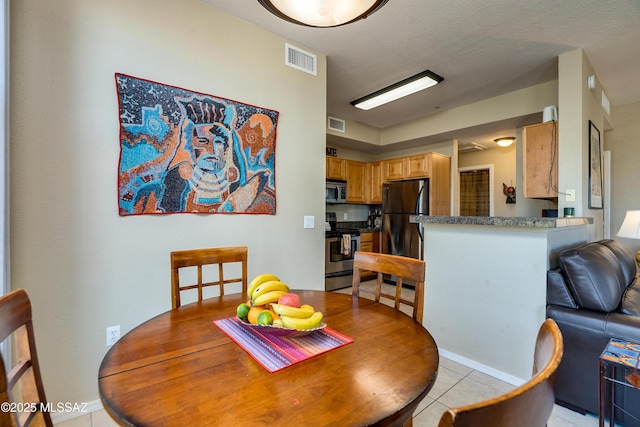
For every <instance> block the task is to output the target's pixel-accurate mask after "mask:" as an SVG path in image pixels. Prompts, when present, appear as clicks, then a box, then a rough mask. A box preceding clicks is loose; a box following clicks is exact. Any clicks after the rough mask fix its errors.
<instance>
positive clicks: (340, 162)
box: [326, 156, 347, 181]
mask: <svg viewBox="0 0 640 427" xmlns="http://www.w3.org/2000/svg"><path fill="white" fill-rule="evenodd" d="M326 171H327V179H340V180H343V181H344V180H346V179H347V162H346V160H345V159H339V158H337V157H331V156H327V157H326Z"/></svg>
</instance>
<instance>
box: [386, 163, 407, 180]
mask: <svg viewBox="0 0 640 427" xmlns="http://www.w3.org/2000/svg"><path fill="white" fill-rule="evenodd" d="M381 166H382V181H383V182H384V181H393V180H394V179H404V173H405V172H404V170H405V158H404V157H400V158H397V159H388V160H383V161H382V162H381Z"/></svg>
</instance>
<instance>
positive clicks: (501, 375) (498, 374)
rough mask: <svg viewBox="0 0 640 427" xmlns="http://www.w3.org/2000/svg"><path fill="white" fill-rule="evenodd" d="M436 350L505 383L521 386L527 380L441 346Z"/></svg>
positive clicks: (443, 355)
mask: <svg viewBox="0 0 640 427" xmlns="http://www.w3.org/2000/svg"><path fill="white" fill-rule="evenodd" d="M438 352H439V353H440V356H442V357H444V358H446V359H449V360H452V361H454V362H456V363H459V364H461V365H464V366H467V367H469V368H471V369H474V370H476V371H479V372H482V373H483V374H487V375H490V376H492V377H494V378H497V379H499V380H500V381H504V382H506V383H509V384H511V385H514V386H516V387H518V386H521V385H522V384H524V383H525V382H527V380H523V379H522V378H518V377H514V376H513V375H509V374H507V373H505V372H502V371H499V370H497V369H495V368H492V367H490V366H486V365H483V364H481V363H478V362H476V361H475V360H471V359H467V358H466V357H462V356H459V355H457V354H455V353H451V352H449V351H447V350H443V349H441V348H439V349H438Z"/></svg>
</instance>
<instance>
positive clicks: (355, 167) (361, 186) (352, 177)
mask: <svg viewBox="0 0 640 427" xmlns="http://www.w3.org/2000/svg"><path fill="white" fill-rule="evenodd" d="M345 163H346V168H347V203H366V202H367V200H366V199H367V194H366V191H365V188H366V185H365V177H366V172H365V169H366V163H363V162H356V161H354V160H346V161H345Z"/></svg>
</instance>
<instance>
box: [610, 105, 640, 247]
mask: <svg viewBox="0 0 640 427" xmlns="http://www.w3.org/2000/svg"><path fill="white" fill-rule="evenodd" d="M612 116H613V117H614V118H615V127H614V129H613V130H611V131H608V132H605V133H604V149H605V150H608V151H611V236H612V237H613V238H615V239H618V238H617V237H615V235H616V234H617V233H618V230H619V229H620V226H621V225H622V221H623V220H624V215H625V212H626V211H628V210H639V209H640V191H638V182H640V167H639V165H640V120H638V119H639V118H640V102H637V103H634V104H628V105H622V106H620V107H614V108H613V111H612ZM620 241H621V243H623V244H624V245H625V246H627V247H629V248H630V249H632V250H633V251H637V250H640V240H629V239H620Z"/></svg>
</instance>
